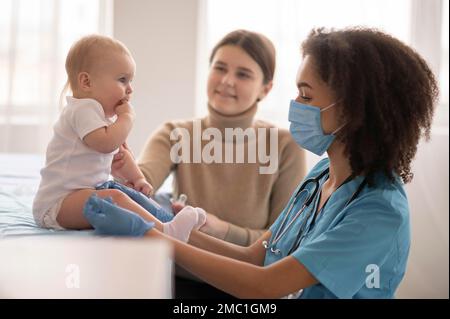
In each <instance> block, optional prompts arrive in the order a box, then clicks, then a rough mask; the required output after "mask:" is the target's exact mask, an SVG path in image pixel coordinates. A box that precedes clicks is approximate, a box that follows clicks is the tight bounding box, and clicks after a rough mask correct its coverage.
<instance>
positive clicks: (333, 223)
mask: <svg viewBox="0 0 450 319" xmlns="http://www.w3.org/2000/svg"><path fill="white" fill-rule="evenodd" d="M328 167H329V160H328V159H324V160H322V161H320V162H319V163H318V164H317V165H316V166H315V167H314V168H313V169H312V170H311V172H310V173H309V174H308V176H307V177H306V179H308V178H314V177H317V176H318V175H319V174H320V173H321V172H323V171H324V170H325V169H326V168H328ZM327 179H328V174H327V175H326V176H324V177H323V178H322V179H321V181H320V185H321V186H322V184H323V183H324V182H325V181H326V180H327ZM362 181H363V177H357V178H355V179H353V180H352V181H350V182H348V183H346V184H344V185H342V186H341V187H339V188H338V189H337V190H336V191H335V192H334V193H333V194H332V195H331V197H330V198H329V200H328V202H327V204H326V205H325V207H324V209H323V210H322V212H320V214H319V215H317V218H316V221H315V223H314V226H313V227H309V226H311V225H310V223H311V220H312V216H313V215H314V214H313V213H312V214H309V213H310V211H309V210H308V209H306V210H305V211H304V212H303V213H302V214H301V215H300V216H299V218H297V219H296V220H295V222H294V223H293V224H292V226H291V227H290V228H289V230H288V231H287V232H286V233H285V235H283V236H282V238H281V239H280V240H279V242H278V243H277V244H276V248H279V249H280V250H281V254H279V255H275V254H274V253H272V252H270V250H267V252H266V256H265V260H264V265H270V264H272V263H274V262H276V261H278V260H280V259H282V258H284V257H286V256H287V254H288V251H289V250H290V248H291V247H292V246H293V243H294V241H295V238H296V237H297V234H298V232H299V229H300V226H301V225H302V224H303V222H304V221H305V219H307V220H306V222H305V223H304V231H303V232H302V234H304V235H305V236H304V237H303V240H302V241H301V243H300V245H299V247H298V248H297V249H296V250H294V251H293V252H292V253H291V255H292V256H293V257H294V258H296V259H297V260H298V261H299V262H300V263H301V264H303V265H304V266H305V267H306V268H307V269H308V271H309V272H310V273H311V274H312V275H313V276H314V277H315V278H316V279H317V280H318V281H319V283H318V284H316V285H313V286H311V287H308V288H305V289H304V290H303V293H302V294H301V295H300V297H299V298H316V299H318V298H393V297H394V293H395V290H396V289H397V286H398V285H399V283H400V281H401V279H402V278H403V275H404V273H405V269H406V262H407V259H408V253H409V247H410V224H409V208H408V200H407V197H406V193H405V191H404V189H403V184H402V182H401V180H400V179H399V178H397V179H396V180H395V181H394V182H391V181H390V180H389V179H388V178H387V177H385V176H384V175H383V174H377V175H376V176H375V185H374V186H372V187H369V186H365V187H364V188H363V190H362V191H361V192H360V194H359V195H358V196H357V198H356V199H354V200H353V201H352V202H351V203H350V204H349V205H347V206H345V204H346V203H347V201H348V200H349V199H350V198H351V197H352V195H353V193H354V192H355V191H356V189H357V188H358V186H359V185H360V184H361V183H362ZM298 188H300V185H299V187H298ZM298 188H297V189H298ZM312 188H313V183H309V184H308V187H307V189H312ZM296 192H297V190H296V191H295V192H294V194H295V193H296ZM305 197H306V192H304V194H302V195H301V196H300V197H299V198H300V199H299V201H298V203H297V204H296V205H295V206H294V208H293V209H292V212H291V214H290V216H289V217H288V218H287V222H286V223H285V225H287V224H289V221H290V220H291V219H292V217H293V216H294V215H295V214H296V213H297V212H298V211H299V210H300V208H301V206H302V205H303V202H304V198H305ZM318 197H319V196H316V199H315V200H314V201H313V202H312V203H311V205H310V207H309V209H311V210H313V211H315V208H316V205H317V204H318ZM292 201H293V197H291V199H290V201H289V203H288V204H287V205H286V208H285V209H284V210H283V212H282V213H281V214H280V216H279V217H278V219H277V220H276V221H275V223H274V224H273V225H272V226H271V227H270V230H271V232H272V237H271V239H270V242H269V243H272V240H273V237H274V236H275V234H276V232H277V230H278V228H279V226H280V225H281V223H282V220H283V218H284V217H285V215H286V213H287V210H288V208H289V206H290V204H291V202H292Z"/></svg>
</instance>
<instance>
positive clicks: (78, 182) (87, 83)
mask: <svg viewBox="0 0 450 319" xmlns="http://www.w3.org/2000/svg"><path fill="white" fill-rule="evenodd" d="M135 68H136V65H135V62H134V60H133V57H132V56H131V53H130V52H129V50H128V49H127V48H126V47H125V46H124V45H123V44H122V43H121V42H119V41H117V40H115V39H112V38H109V37H105V36H100V35H91V36H87V37H83V38H82V39H80V40H79V41H77V42H76V43H75V44H74V45H73V46H72V47H71V49H70V51H69V53H68V56H67V59H66V72H67V76H68V80H67V83H66V87H65V90H66V89H68V88H70V90H71V91H72V94H73V96H68V97H67V104H66V106H65V107H64V108H63V110H62V112H61V114H60V116H59V119H58V121H57V122H56V124H55V125H54V128H53V130H54V134H53V137H52V139H51V141H50V143H49V145H48V148H47V153H46V164H45V167H44V168H43V169H42V170H41V177H42V179H41V182H40V185H39V189H38V192H37V195H36V197H35V199H34V202H33V215H34V218H35V220H36V223H37V224H38V225H39V226H41V227H45V228H53V229H86V228H91V225H90V224H89V223H88V221H87V220H86V218H85V217H84V214H83V212H84V213H86V211H89V210H101V209H110V210H111V209H122V210H127V211H131V212H134V213H136V214H138V215H139V216H141V217H142V218H144V219H145V220H147V221H149V222H151V223H149V225H150V226H149V227H152V226H154V227H156V228H157V229H158V230H160V231H163V232H164V233H166V234H168V235H170V236H173V237H175V238H178V239H180V240H183V241H187V239H188V238H189V234H190V232H191V230H192V229H198V228H199V227H200V226H201V225H203V223H204V222H205V218H206V217H205V215H204V214H202V212H200V211H198V210H195V209H193V208H192V207H188V208H187V209H185V210H183V211H181V212H180V213H179V214H177V215H176V216H175V217H173V215H171V214H169V213H167V212H165V211H164V210H163V209H162V208H161V207H160V206H159V205H158V204H157V203H156V202H154V201H153V200H151V199H150V198H148V196H149V195H150V193H151V192H152V190H153V189H152V186H151V185H150V184H149V183H147V181H146V180H145V178H144V176H143V174H142V173H141V171H140V170H139V168H138V167H137V165H136V163H135V162H134V161H128V162H127V165H124V166H123V167H121V168H120V169H117V170H114V171H113V174H114V175H115V176H114V177H116V178H120V179H121V180H123V181H125V182H126V183H127V185H130V186H131V187H132V188H130V187H126V186H124V185H121V184H119V183H116V182H114V181H112V180H110V176H111V175H110V174H111V163H112V159H113V156H114V154H115V153H117V152H118V150H119V148H120V147H123V145H124V143H125V141H126V138H127V136H128V134H129V133H130V130H131V128H132V124H133V120H134V111H133V108H132V107H131V105H130V103H129V101H130V97H131V94H132V92H133V89H132V87H131V82H132V80H133V77H134V73H135ZM65 90H64V91H65ZM64 91H63V92H64ZM161 221H162V222H165V223H161Z"/></svg>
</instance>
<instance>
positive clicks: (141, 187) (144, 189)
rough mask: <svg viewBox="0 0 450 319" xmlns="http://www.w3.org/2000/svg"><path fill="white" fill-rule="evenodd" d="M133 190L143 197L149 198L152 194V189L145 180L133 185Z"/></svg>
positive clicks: (139, 180)
mask: <svg viewBox="0 0 450 319" xmlns="http://www.w3.org/2000/svg"><path fill="white" fill-rule="evenodd" d="M133 188H134V189H135V190H137V191H138V192H141V193H142V194H144V195H145V196H147V197H148V196H150V195H151V194H153V187H152V185H150V183H149V182H147V181H146V180H145V178H140V179H138V180H136V181H135V182H134V183H133Z"/></svg>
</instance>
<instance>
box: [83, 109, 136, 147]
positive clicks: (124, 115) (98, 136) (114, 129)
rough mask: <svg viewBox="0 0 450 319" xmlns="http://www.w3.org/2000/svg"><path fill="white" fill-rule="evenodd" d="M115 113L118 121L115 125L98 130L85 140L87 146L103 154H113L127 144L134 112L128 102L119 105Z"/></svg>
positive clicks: (88, 135)
mask: <svg viewBox="0 0 450 319" xmlns="http://www.w3.org/2000/svg"><path fill="white" fill-rule="evenodd" d="M115 111H116V114H117V120H116V121H115V122H114V123H113V124H111V125H109V126H105V127H101V128H99V129H96V130H94V131H92V132H91V133H89V134H87V135H86V136H85V137H84V138H83V141H84V143H86V145H87V146H89V147H90V148H92V149H94V150H96V151H98V152H101V153H111V152H113V151H114V150H115V149H117V148H118V147H119V146H120V145H122V144H123V143H124V142H125V140H126V138H127V136H128V134H129V133H130V130H131V127H132V125H133V119H134V112H133V109H132V108H131V106H130V104H128V102H127V101H123V103H122V104H120V105H118V106H117V107H116V109H115Z"/></svg>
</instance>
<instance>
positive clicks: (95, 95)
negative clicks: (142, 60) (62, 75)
mask: <svg viewBox="0 0 450 319" xmlns="http://www.w3.org/2000/svg"><path fill="white" fill-rule="evenodd" d="M135 69H136V64H135V62H134V60H133V57H132V56H131V53H130V51H129V50H128V49H127V48H126V47H125V45H123V44H122V43H121V42H120V41H118V40H115V39H112V38H109V37H105V36H101V35H89V36H85V37H83V38H81V39H80V40H78V41H77V42H75V43H74V44H73V45H72V47H71V48H70V50H69V53H68V54H67V58H66V72H67V77H68V80H67V84H66V87H68V88H70V89H71V91H72V93H73V96H74V97H75V98H92V99H95V100H97V101H98V102H99V103H100V104H101V105H102V107H103V110H104V111H105V115H106V116H108V117H111V116H113V115H114V114H115V112H114V110H115V108H116V106H117V105H119V104H120V103H121V102H122V101H124V100H126V101H128V100H129V99H130V96H131V93H132V92H133V89H132V88H131V81H132V80H133V77H134V72H135Z"/></svg>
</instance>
